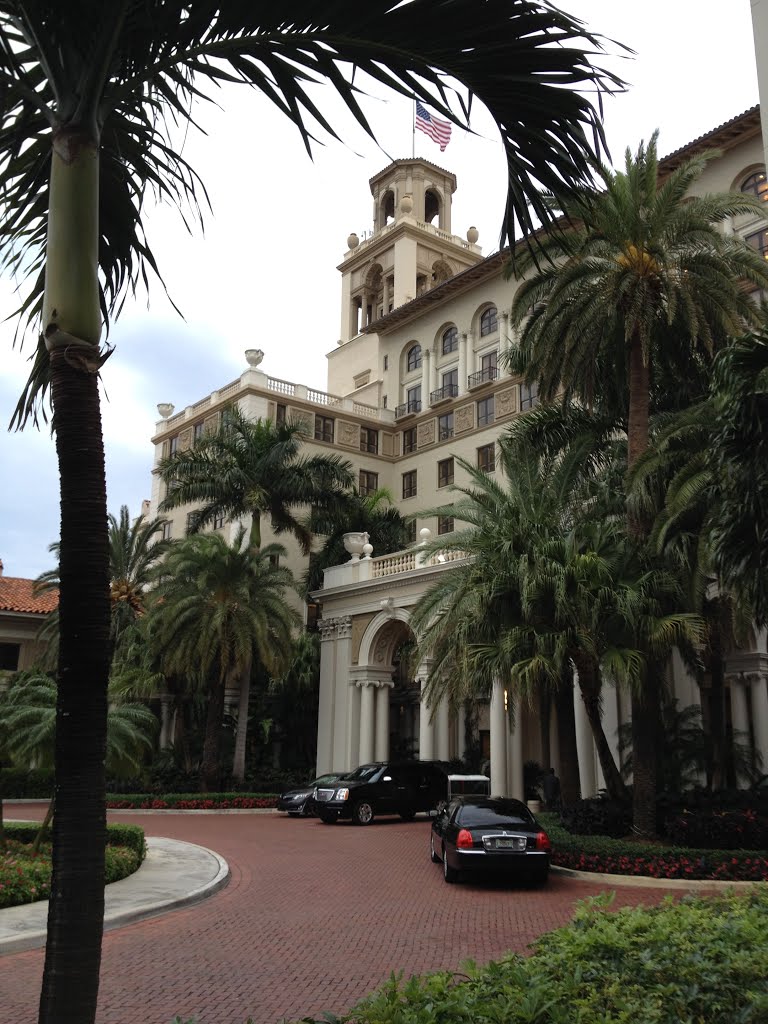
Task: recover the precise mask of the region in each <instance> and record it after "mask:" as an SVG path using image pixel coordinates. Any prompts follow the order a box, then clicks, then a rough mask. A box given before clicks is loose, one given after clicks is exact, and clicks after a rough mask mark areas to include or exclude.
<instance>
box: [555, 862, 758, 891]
mask: <svg viewBox="0 0 768 1024" xmlns="http://www.w3.org/2000/svg"><path fill="white" fill-rule="evenodd" d="M550 871H552V872H553V873H554V874H557V875H562V876H563V877H564V878H575V879H577V880H578V881H580V882H594V883H597V884H598V885H605V886H622V887H624V888H629V889H676V890H680V889H685V890H686V891H689V892H725V891H726V890H727V889H750V888H752V886H754V885H765V884H766V882H765V881H762V882H718V881H716V880H715V879H713V878H690V879H686V878H652V877H651V876H650V875H609V874H601V873H600V872H598V871H576V870H575V868H561V867H558V866H557V864H552V865H551V866H550Z"/></svg>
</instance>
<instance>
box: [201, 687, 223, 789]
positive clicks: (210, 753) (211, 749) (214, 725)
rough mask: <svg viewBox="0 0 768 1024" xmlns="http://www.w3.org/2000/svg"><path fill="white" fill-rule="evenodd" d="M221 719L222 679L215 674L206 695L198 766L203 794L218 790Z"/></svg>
mask: <svg viewBox="0 0 768 1024" xmlns="http://www.w3.org/2000/svg"><path fill="white" fill-rule="evenodd" d="M223 717H224V679H223V677H222V676H221V673H218V672H217V674H216V676H215V679H214V683H213V685H212V687H211V689H210V691H209V693H208V714H207V717H206V721H205V739H204V741H203V760H202V764H201V765H200V775H201V776H202V790H203V792H204V793H215V792H216V790H217V789H218V788H219V779H220V775H221V768H220V765H219V749H220V747H221V722H222V719H223Z"/></svg>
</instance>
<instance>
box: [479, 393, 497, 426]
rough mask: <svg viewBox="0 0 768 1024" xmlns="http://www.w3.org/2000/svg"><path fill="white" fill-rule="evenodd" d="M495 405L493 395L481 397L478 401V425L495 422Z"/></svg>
mask: <svg viewBox="0 0 768 1024" xmlns="http://www.w3.org/2000/svg"><path fill="white" fill-rule="evenodd" d="M494 410H495V406H494V403H493V395H489V396H488V397H487V398H481V399H480V400H479V401H478V403H477V425H478V427H487V426H488V424H489V423H493V421H494V419H495V418H496V415H495V411H494Z"/></svg>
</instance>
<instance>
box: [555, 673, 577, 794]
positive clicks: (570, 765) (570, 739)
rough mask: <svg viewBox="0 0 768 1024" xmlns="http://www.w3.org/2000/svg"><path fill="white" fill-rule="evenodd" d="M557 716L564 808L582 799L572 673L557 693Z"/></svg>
mask: <svg viewBox="0 0 768 1024" xmlns="http://www.w3.org/2000/svg"><path fill="white" fill-rule="evenodd" d="M555 715H556V716H557V735H558V740H559V744H560V799H561V801H562V804H563V806H564V807H567V806H568V805H569V804H574V803H576V801H577V800H579V799H580V798H581V779H580V776H579V754H578V750H577V747H576V717H575V715H574V711H573V681H572V679H571V678H570V673H569V674H568V676H567V677H565V678H564V679H563V681H562V682H561V684H560V686H559V687H558V690H557V692H556V693H555Z"/></svg>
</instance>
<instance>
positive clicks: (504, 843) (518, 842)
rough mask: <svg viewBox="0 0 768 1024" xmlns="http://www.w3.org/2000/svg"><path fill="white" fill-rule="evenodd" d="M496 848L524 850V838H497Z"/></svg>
mask: <svg viewBox="0 0 768 1024" xmlns="http://www.w3.org/2000/svg"><path fill="white" fill-rule="evenodd" d="M495 848H496V849H497V850H524V849H525V840H524V839H517V838H515V839H497V840H496V843H495Z"/></svg>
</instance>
